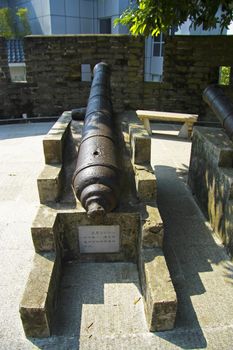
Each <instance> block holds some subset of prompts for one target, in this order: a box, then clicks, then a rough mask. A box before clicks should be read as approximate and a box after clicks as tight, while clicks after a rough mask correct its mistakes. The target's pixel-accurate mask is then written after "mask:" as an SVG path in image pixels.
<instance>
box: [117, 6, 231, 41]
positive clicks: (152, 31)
mask: <svg viewBox="0 0 233 350" xmlns="http://www.w3.org/2000/svg"><path fill="white" fill-rule="evenodd" d="M219 9H220V10H221V11H218V10H219ZM187 19H189V20H191V23H192V24H193V26H194V29H196V27H198V26H200V25H203V28H204V29H205V30H207V29H213V28H216V26H217V25H219V26H220V29H221V31H223V29H225V28H228V26H229V24H230V22H231V21H232V19H233V0H189V1H187V0H179V1H174V0H136V3H135V2H134V3H132V4H131V6H130V7H129V8H127V9H126V10H125V11H124V12H123V14H122V15H121V16H120V18H118V19H116V20H115V24H119V23H121V24H123V25H126V26H127V27H128V28H129V30H130V32H131V33H132V34H133V35H139V34H140V35H145V36H148V35H158V34H159V33H161V32H164V33H165V32H167V31H168V30H169V29H170V28H174V27H179V26H180V25H182V24H183V23H184V22H185V21H186V20H187Z"/></svg>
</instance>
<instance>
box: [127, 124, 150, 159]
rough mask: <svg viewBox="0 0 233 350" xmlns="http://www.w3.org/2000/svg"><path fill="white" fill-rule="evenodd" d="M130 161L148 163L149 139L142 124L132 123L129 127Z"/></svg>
mask: <svg viewBox="0 0 233 350" xmlns="http://www.w3.org/2000/svg"><path fill="white" fill-rule="evenodd" d="M129 137H130V145H131V154H132V162H133V163H134V164H144V163H148V164H150V153H151V139H150V137H149V136H148V135H147V133H146V130H145V129H144V127H143V126H140V125H138V124H135V125H134V124H132V125H130V127H129Z"/></svg>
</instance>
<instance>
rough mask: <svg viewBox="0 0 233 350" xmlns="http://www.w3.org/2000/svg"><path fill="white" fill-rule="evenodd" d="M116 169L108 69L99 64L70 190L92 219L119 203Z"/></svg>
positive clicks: (95, 70) (92, 86) (103, 64)
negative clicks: (72, 189)
mask: <svg viewBox="0 0 233 350" xmlns="http://www.w3.org/2000/svg"><path fill="white" fill-rule="evenodd" d="M118 180H119V168H118V165H117V157H116V145H115V138H114V132H113V112H112V103H111V98H110V69H109V66H108V65H107V64H106V63H103V62H100V63H98V64H97V65H96V66H95V67H94V78H93V81H92V85H91V90H90V95H89V99H88V104H87V109H86V114H85V119H84V126H83V132H82V139H81V143H80V146H79V150H78V156H77V165H76V169H75V172H74V175H73V180H72V184H73V188H74V191H75V194H76V196H77V198H78V199H79V201H80V202H81V204H82V206H83V207H84V208H85V209H86V211H87V214H88V216H89V217H91V218H96V217H103V216H104V215H105V214H106V213H108V212H110V211H112V210H113V209H114V208H115V207H116V206H117V202H118V195H117V194H118V192H119V181H118Z"/></svg>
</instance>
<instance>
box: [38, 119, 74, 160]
mask: <svg viewBox="0 0 233 350" xmlns="http://www.w3.org/2000/svg"><path fill="white" fill-rule="evenodd" d="M70 121H71V112H64V113H63V114H62V116H61V117H60V118H59V119H58V121H57V122H56V123H55V124H54V126H53V127H52V128H51V130H50V131H49V133H48V134H47V135H46V136H45V137H44V139H43V148H44V157H45V163H46V164H56V163H62V159H63V147H64V141H65V136H66V133H67V130H68V126H69V123H70Z"/></svg>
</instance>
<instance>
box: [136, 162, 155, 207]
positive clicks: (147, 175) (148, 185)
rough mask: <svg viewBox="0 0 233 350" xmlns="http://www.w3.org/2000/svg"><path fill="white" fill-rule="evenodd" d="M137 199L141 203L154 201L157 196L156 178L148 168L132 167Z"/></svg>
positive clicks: (149, 167)
mask: <svg viewBox="0 0 233 350" xmlns="http://www.w3.org/2000/svg"><path fill="white" fill-rule="evenodd" d="M134 172H135V184H136V191H137V197H138V198H139V199H140V200H142V201H149V200H153V199H154V200H155V199H156V195H157V184H156V177H155V174H154V172H153V169H152V167H151V166H150V165H148V166H139V165H135V166H134Z"/></svg>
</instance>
